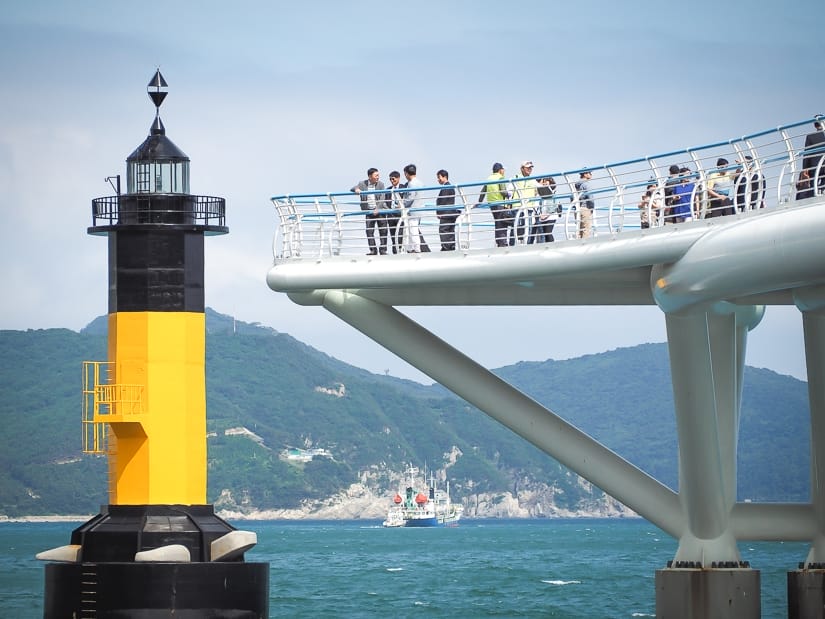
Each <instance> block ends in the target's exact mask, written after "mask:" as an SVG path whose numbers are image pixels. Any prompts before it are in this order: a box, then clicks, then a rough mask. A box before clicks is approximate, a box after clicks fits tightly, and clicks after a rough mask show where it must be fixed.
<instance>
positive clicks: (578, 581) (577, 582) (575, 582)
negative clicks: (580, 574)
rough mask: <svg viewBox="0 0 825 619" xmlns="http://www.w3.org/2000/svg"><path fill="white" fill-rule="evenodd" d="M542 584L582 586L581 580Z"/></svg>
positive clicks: (552, 581)
mask: <svg viewBox="0 0 825 619" xmlns="http://www.w3.org/2000/svg"><path fill="white" fill-rule="evenodd" d="M541 582H543V583H546V584H548V585H580V584H582V581H581V580H542V581H541Z"/></svg>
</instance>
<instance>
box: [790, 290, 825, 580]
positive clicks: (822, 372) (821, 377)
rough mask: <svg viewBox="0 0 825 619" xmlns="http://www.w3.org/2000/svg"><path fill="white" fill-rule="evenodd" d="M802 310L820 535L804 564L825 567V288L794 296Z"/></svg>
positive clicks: (814, 499)
mask: <svg viewBox="0 0 825 619" xmlns="http://www.w3.org/2000/svg"><path fill="white" fill-rule="evenodd" d="M794 300H795V301H796V305H797V307H798V308H799V309H800V310H802V328H803V332H804V334H805V362H806V365H807V370H808V402H809V406H810V409H811V503H812V504H813V508H814V515H815V518H816V523H817V534H816V537H815V538H814V539H813V540H812V544H811V550H810V552H809V553H808V557H807V558H806V560H805V563H806V564H808V563H819V564H825V286H814V287H809V288H802V289H798V290H796V291H795V292H794Z"/></svg>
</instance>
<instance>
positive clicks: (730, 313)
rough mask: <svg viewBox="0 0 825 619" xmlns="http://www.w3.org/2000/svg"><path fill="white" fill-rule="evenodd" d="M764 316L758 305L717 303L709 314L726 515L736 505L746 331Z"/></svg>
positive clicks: (763, 311)
mask: <svg viewBox="0 0 825 619" xmlns="http://www.w3.org/2000/svg"><path fill="white" fill-rule="evenodd" d="M764 314H765V308H764V306H761V305H760V306H753V305H746V306H739V305H732V304H730V303H718V304H717V305H716V306H714V310H713V312H711V313H709V314H708V336H709V341H710V354H711V367H712V368H713V386H714V394H715V398H716V419H717V423H718V428H719V454H720V461H721V465H722V487H723V493H724V500H725V507H726V511H727V512H730V511H731V510H732V509H733V507H734V505H735V504H736V494H737V485H736V479H737V477H736V470H737V468H736V461H737V453H738V442H739V420H740V413H741V407H742V389H743V387H744V375H745V352H746V349H747V342H748V331H750V330H751V329H753V328H754V327H755V326H756V325H757V324H759V322H760V321H761V320H762V317H763V316H764Z"/></svg>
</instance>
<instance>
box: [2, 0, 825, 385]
mask: <svg viewBox="0 0 825 619" xmlns="http://www.w3.org/2000/svg"><path fill="white" fill-rule="evenodd" d="M560 4H561V3H555V2H543V1H539V0H537V1H525V2H521V3H513V4H510V3H501V2H488V1H486V0H481V1H457V2H431V1H422V2H418V3H414V4H404V3H385V2H357V1H356V2H347V3H344V2H323V1H322V2H314V3H286V2H249V1H247V2H244V1H240V2H234V3H226V2H220V3H219V2H211V1H204V2H193V1H192V2H187V1H179V2H155V1H148V2H141V3H127V2H111V1H110V2H100V1H97V0H90V1H86V2H77V3H69V2H47V1H40V0H32V1H28V2H23V1H22V0H12V2H10V3H7V5H6V6H4V10H3V11H2V13H0V68H2V75H3V97H2V103H1V104H0V110H1V111H2V113H0V187H2V192H0V209H2V214H3V225H2V227H0V263H1V264H2V267H0V269H2V271H0V273H2V277H3V282H4V287H5V290H4V294H3V300H2V302H0V328H2V329H26V328H47V327H68V328H71V329H80V328H81V327H83V326H85V324H87V323H88V322H89V321H90V320H92V319H93V318H94V317H96V316H98V315H101V314H105V313H106V311H107V307H106V277H107V275H106V261H107V256H106V251H107V250H106V243H105V240H103V239H102V238H96V237H90V236H87V235H86V232H85V230H86V227H87V226H89V225H90V223H91V216H90V215H91V199H92V198H95V197H99V196H104V195H110V194H111V193H112V192H111V190H110V188H109V186H108V185H107V184H105V183H104V182H103V179H104V177H106V176H109V175H113V174H121V175H123V176H125V158H126V157H127V156H128V155H129V153H131V152H132V150H133V149H134V148H135V147H136V146H138V145H139V144H140V143H141V142H142V141H143V139H144V138H145V137H146V135H147V133H148V130H149V127H150V125H151V123H152V120H153V116H154V108H153V106H152V104H151V102H150V101H149V98H148V97H147V96H146V94H145V92H146V84H147V83H148V81H149V78H150V77H151V76H152V74H153V72H154V70H155V68H156V67H158V66H159V67H160V69H161V71H162V73H163V75H164V77H165V78H166V79H167V81H168V82H169V86H170V88H169V96H168V97H167V99H166V102H165V103H164V104H163V106H162V108H161V116H162V118H163V121H164V124H165V125H166V129H167V135H168V136H169V137H170V138H171V139H172V140H173V141H174V142H175V143H176V144H177V145H178V146H179V147H180V148H181V149H182V150H183V151H184V152H185V153H187V155H189V157H190V158H191V160H192V163H191V171H192V186H191V189H192V193H196V194H201V195H218V196H223V197H225V198H226V199H227V214H228V224H229V227H230V234H229V235H228V236H225V237H215V238H210V239H208V241H207V250H206V252H207V263H206V269H207V272H206V281H207V292H206V296H207V305H209V306H210V307H213V308H214V309H216V310H217V311H220V312H223V313H226V314H233V315H235V316H237V317H238V318H239V319H241V320H245V321H249V322H260V323H262V324H264V325H268V326H271V327H273V328H275V329H277V330H278V331H282V332H286V333H289V334H291V335H293V336H295V337H297V338H298V339H300V340H302V341H304V342H306V343H308V344H310V345H312V346H314V347H316V348H318V349H320V350H322V351H324V352H327V353H329V354H331V355H333V356H335V357H338V358H340V359H342V360H344V361H347V362H349V363H353V364H355V365H358V366H360V367H364V368H366V369H369V370H371V371H376V372H383V371H385V370H389V372H390V373H391V374H394V375H399V376H405V377H411V378H417V379H422V380H424V379H423V378H422V377H421V375H420V374H418V373H417V372H416V371H414V370H413V369H412V368H409V366H407V365H406V364H405V363H404V362H402V361H400V360H398V359H396V358H395V357H394V356H393V355H391V354H389V353H387V352H385V351H383V350H382V349H381V348H379V347H378V346H376V345H375V344H373V343H372V342H371V341H369V340H367V339H366V338H365V337H364V336H362V335H360V334H359V333H357V332H355V331H354V330H352V329H351V328H350V327H348V326H347V325H345V324H343V323H341V322H340V321H338V320H337V319H336V318H334V317H332V316H331V315H328V314H327V313H326V312H325V311H324V310H323V309H320V308H305V307H299V306H297V305H294V304H292V303H291V302H290V301H289V300H288V299H287V298H286V297H285V296H283V295H279V294H276V293H274V292H272V291H270V290H269V289H268V288H267V286H266V283H265V281H264V277H265V274H266V271H267V269H268V267H269V265H270V263H271V260H272V253H271V244H272V237H273V234H274V231H275V217H274V213H273V211H272V207H271V205H270V203H269V202H268V198H269V197H270V196H272V195H277V194H284V193H303V192H326V191H339V190H342V189H347V188H349V187H351V186H352V185H353V184H354V183H355V182H356V181H358V180H360V179H361V178H363V176H364V172H365V170H366V168H367V167H370V166H375V167H378V168H379V169H380V170H381V171H382V173H383V175H384V176H385V177H386V173H387V172H389V170H390V169H400V167H401V166H403V165H404V164H405V163H408V162H411V161H412V162H415V163H416V164H417V165H418V167H419V171H420V176H421V177H422V178H430V177H434V174H435V171H436V170H438V169H439V168H442V167H444V168H447V169H448V170H450V173H451V178H452V180H454V181H456V182H469V181H472V180H477V179H479V178H482V177H485V176H486V175H487V173H488V170H489V167H490V164H491V162H493V161H502V162H503V163H505V166H508V167H509V168H511V169H515V167H516V165H517V163H518V162H519V161H521V160H524V159H532V160H533V161H535V162H536V165H537V168H536V170H537V172H539V171H541V170H542V169H546V170H559V169H572V168H578V167H581V166H585V165H598V164H601V163H608V162H613V161H620V160H624V159H631V158H635V157H639V156H644V155H650V154H656V153H659V152H667V151H672V150H676V149H679V148H684V147H688V146H697V145H700V144H704V143H709V142H716V141H719V140H723V139H727V138H730V137H735V136H741V135H745V134H748V133H752V132H756V131H759V130H762V129H767V128H770V127H775V126H777V125H780V124H785V123H789V122H793V121H796V120H801V119H804V118H809V117H811V116H813V115H814V114H816V113H822V112H825V79H823V78H825V76H823V73H822V69H821V59H822V58H823V55H825V38H823V37H822V34H821V25H820V22H821V19H820V18H821V15H822V6H821V2H814V1H813V0H803V1H798V2H790V3H774V2H720V3H715V2H714V3H711V2H708V1H705V0H700V1H698V2H692V3H683V4H682V5H679V4H676V3H660V2H636V3H616V2H598V1H597V2H590V3H572V2H571V3H565V6H560ZM404 311H405V312H407V313H409V314H410V315H411V316H413V317H414V318H416V319H417V320H420V321H421V322H422V323H423V324H424V325H425V326H427V327H429V328H431V329H432V330H433V331H435V332H436V333H437V334H439V335H440V336H441V337H443V338H444V339H446V340H447V341H449V342H450V343H451V344H453V345H454V346H456V347H457V348H459V349H461V350H464V351H465V352H467V353H468V354H470V356H472V357H474V358H475V359H477V360H478V361H479V362H480V363H482V364H484V365H486V366H488V367H498V366H501V365H505V364H509V363H514V362H516V361H520V360H544V359H548V358H554V359H563V358H569V357H574V356H579V355H582V354H588V353H594V352H600V351H603V350H608V349H612V348H616V347H618V346H629V345H634V344H638V343H642V342H648V341H664V340H665V330H664V318H663V315H662V314H661V312H659V310H657V309H655V308H619V309H616V308H613V309H609V308H496V309H488V308H450V309H448V308H410V309H405V310H404ZM504 317H509V319H505V318H504ZM582 318H584V319H585V320H584V322H586V324H588V325H590V326H589V328H588V329H586V332H582V330H581V329H576V328H573V326H575V325H578V324H580V323H581V322H582ZM505 321H506V322H508V323H510V324H512V325H513V327H512V329H511V330H510V332H509V333H507V334H505V335H504V337H503V339H500V340H498V341H491V340H490V339H489V337H488V335H489V333H490V326H491V325H493V324H500V323H501V322H505ZM480 336H481V337H480ZM748 363H749V364H751V365H756V366H758V367H769V368H771V369H774V370H776V371H778V372H781V373H786V374H792V375H794V376H798V377H804V376H805V366H804V353H803V347H802V327H801V319H800V316H799V314H798V312H797V311H796V310H795V309H794V308H773V307H772V308H768V312H767V315H766V317H765V319H764V321H763V323H762V324H761V325H760V326H759V327H758V328H757V329H756V330H755V331H754V332H753V333H752V334H751V338H750V341H749V348H748ZM663 370H666V369H663Z"/></svg>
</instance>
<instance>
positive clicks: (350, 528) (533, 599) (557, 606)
mask: <svg viewBox="0 0 825 619" xmlns="http://www.w3.org/2000/svg"><path fill="white" fill-rule="evenodd" d="M233 524H234V525H235V526H237V527H238V528H241V529H248V530H252V531H255V532H257V534H258V544H257V546H255V547H254V548H253V549H252V550H250V551H249V552H247V554H246V559H247V561H265V562H269V564H270V606H269V612H270V617H285V618H287V617H288V618H302V617H306V618H310V617H312V618H313V619H314V618H320V617H382V618H383V617H393V618H399V619H405V618H408V617H409V618H412V617H416V618H419V617H427V618H430V617H444V618H447V617H449V618H451V619H455V618H458V617H468V618H469V617H560V618H584V617H586V618H588V619H591V618H600V617H603V618H606V619H607V618H609V619H614V618H621V617H653V616H655V607H656V604H655V596H656V592H655V585H654V578H655V571H656V570H657V569H660V568H663V567H665V566H666V564H667V561H668V560H670V559H672V558H673V555H674V553H675V551H676V541H675V540H673V539H672V538H670V537H669V536H667V535H666V534H664V533H662V532H661V531H660V530H659V529H657V528H656V527H654V526H653V525H651V524H649V523H648V522H646V521H644V520H641V519H622V520H616V519H611V520H591V519H571V520H558V519H542V520H467V519H465V520H463V521H462V522H461V524H460V525H459V526H458V527H451V528H433V529H426V528H410V529H406V528H395V529H385V528H382V527H381V526H380V523H378V522H373V521H324V522H319V521H277V522H274V521H253V522H234V523H233ZM76 526H77V523H65V522H61V523H8V522H7V523H0V618H3V619H6V618H10V619H11V618H13V619H28V618H35V617H38V618H39V617H42V614H43V564H42V563H41V562H39V561H36V560H35V559H34V555H35V554H36V553H37V552H40V551H41V550H46V549H48V548H54V547H56V546H62V545H64V544H68V543H69V536H70V533H71V530H72V529H73V528H74V527H76ZM740 553H741V555H742V559H743V560H747V561H749V562H750V564H751V566H752V567H754V568H755V569H758V570H760V572H761V582H762V592H761V593H762V616H763V617H764V618H766V619H772V618H775V617H777V618H778V617H785V616H787V600H786V587H787V585H786V582H787V572H788V570H793V569H796V567H797V564H798V563H799V561H801V560H803V559H804V558H805V555H806V554H807V545H806V544H802V543H784V544H783V543H776V542H772V543H767V542H760V543H755V542H754V543H748V542H742V543H740Z"/></svg>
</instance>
